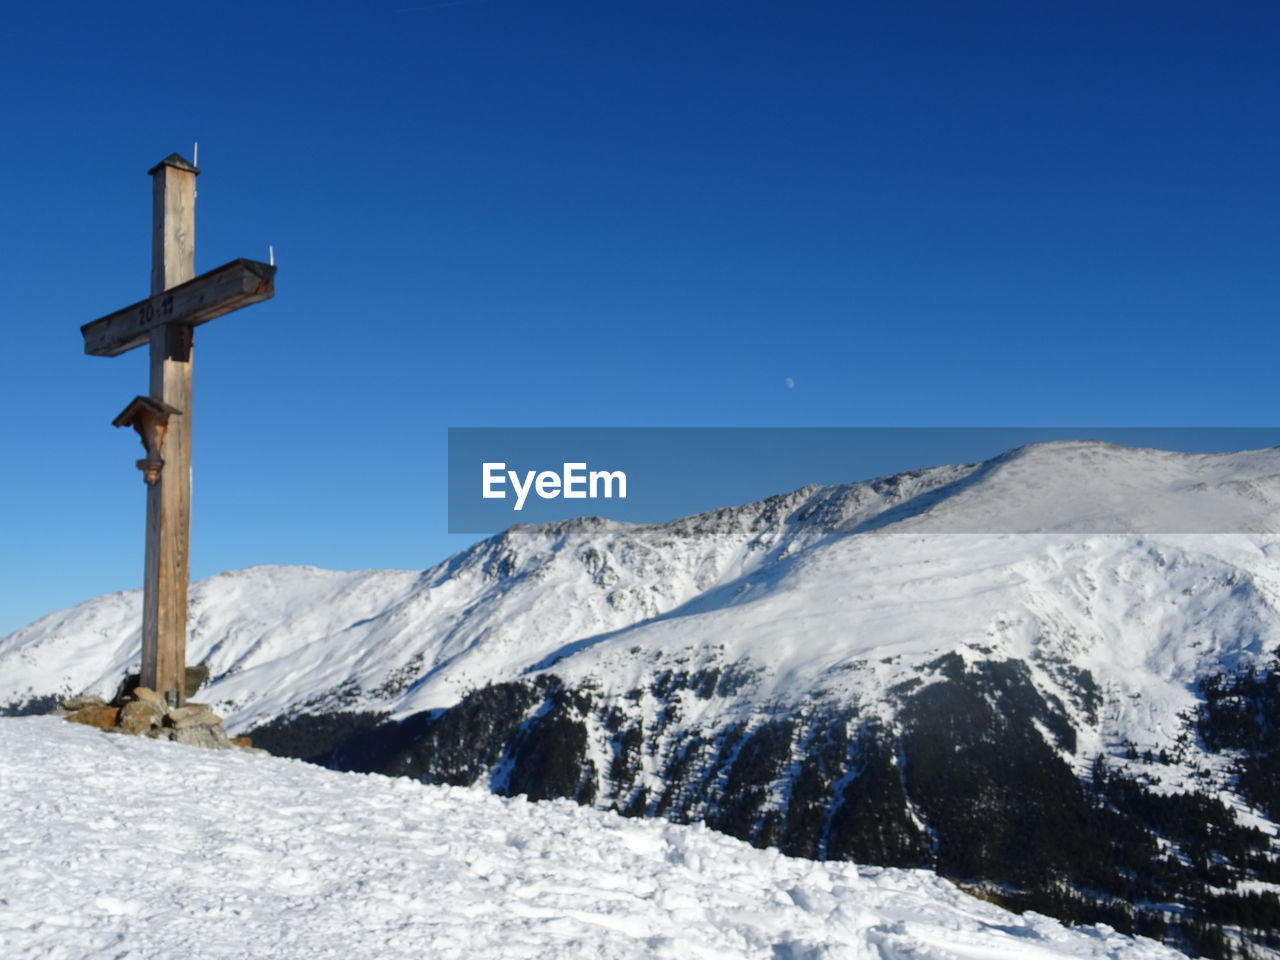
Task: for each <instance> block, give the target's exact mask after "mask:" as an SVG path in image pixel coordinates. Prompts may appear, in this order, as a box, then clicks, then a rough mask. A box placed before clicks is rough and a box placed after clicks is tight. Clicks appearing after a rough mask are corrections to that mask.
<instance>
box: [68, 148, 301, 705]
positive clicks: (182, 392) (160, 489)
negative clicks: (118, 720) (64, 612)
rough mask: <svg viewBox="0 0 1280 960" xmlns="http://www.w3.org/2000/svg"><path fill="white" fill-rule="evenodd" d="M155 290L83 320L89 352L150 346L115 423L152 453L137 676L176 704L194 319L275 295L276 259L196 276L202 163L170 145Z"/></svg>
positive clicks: (159, 206)
mask: <svg viewBox="0 0 1280 960" xmlns="http://www.w3.org/2000/svg"><path fill="white" fill-rule="evenodd" d="M148 173H150V175H151V177H152V194H151V196H152V206H151V210H152V246H151V296H149V297H147V299H145V300H140V301H139V302H138V303H135V304H133V305H132V306H129V307H125V308H124V309H123V310H117V311H116V312H115V313H111V314H108V315H107V316H105V317H102V318H100V319H98V320H94V321H93V322H92V323H86V324H85V325H84V326H82V327H81V328H80V332H81V334H83V336H84V352H85V353H87V354H90V355H92V356H98V357H114V356H118V355H119V354H121V353H124V352H126V351H128V350H132V349H134V348H135V347H140V346H142V345H143V344H149V345H150V348H151V384H150V396H149V397H135V398H134V400H133V401H132V402H131V403H130V404H129V406H127V407H126V408H125V410H124V412H122V413H121V414H120V415H119V416H118V417H116V419H115V420H114V421H113V422H114V424H115V425H116V426H118V427H123V426H131V427H133V428H134V429H135V430H137V432H138V435H139V437H140V438H141V439H142V445H143V447H144V449H145V450H146V451H147V456H146V458H145V459H143V460H139V461H138V467H139V469H141V470H142V471H143V479H144V481H145V482H146V484H147V528H146V530H147V536H146V566H145V579H144V583H143V607H142V672H141V676H140V678H139V682H140V683H141V684H142V686H144V687H150V688H151V689H153V690H155V691H157V692H158V693H160V694H162V695H163V696H164V697H165V699H166V700H168V701H169V702H170V703H171V704H174V705H175V706H176V705H180V704H181V703H182V702H183V700H184V697H185V691H184V684H185V672H186V647H187V584H188V579H189V573H188V562H189V553H190V532H191V410H192V395H191V372H192V342H193V339H194V330H195V327H196V326H198V325H199V324H202V323H206V322H208V321H209V320H213V319H214V318H215V317H220V316H222V315H223V314H224V313H230V312H231V311H233V310H238V309H239V308H241V307H246V306H248V305H250V304H252V303H260V302H261V301H263V300H268V299H270V298H271V297H272V296H273V295H274V294H275V273H276V268H275V265H274V264H266V263H260V262H258V261H256V260H233V261H232V262H231V263H228V264H224V265H223V266H221V267H218V268H217V269H216V270H210V271H209V272H208V273H204V274H201V275H200V276H198V277H197V276H195V195H196V187H195V184H196V177H197V176H198V175H199V173H200V171H199V170H198V169H196V167H195V166H194V165H193V164H191V163H188V162H187V161H186V160H185V159H183V158H182V157H180V156H178V154H176V153H172V154H170V155H169V156H167V157H165V159H163V160H161V161H160V162H159V163H158V164H156V165H155V166H154V167H152V168H151V169H150V170H149V171H148Z"/></svg>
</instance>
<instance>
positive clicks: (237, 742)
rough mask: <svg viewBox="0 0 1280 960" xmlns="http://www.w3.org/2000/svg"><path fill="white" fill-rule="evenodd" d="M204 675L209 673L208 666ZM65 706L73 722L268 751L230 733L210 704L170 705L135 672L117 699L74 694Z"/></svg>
mask: <svg viewBox="0 0 1280 960" xmlns="http://www.w3.org/2000/svg"><path fill="white" fill-rule="evenodd" d="M188 674H190V670H188ZM204 677H205V678H207V677H208V669H207V668H206V669H205V671H204ZM130 681H132V685H131V684H130ZM201 682H203V681H201ZM62 710H63V711H64V712H65V716H66V718H67V720H69V721H71V722H72V723H83V724H85V725H87V726H91V727H97V728H98V729H99V730H105V731H106V732H107V733H127V734H130V735H132V736H135V737H136V736H142V737H149V738H150V739H152V740H170V741H173V742H174V743H182V744H186V745H187V746H192V747H204V748H205V749H208V750H236V749H239V750H245V751H247V752H249V753H266V751H265V750H260V749H257V748H255V747H254V745H253V741H252V740H250V739H249V738H248V737H235V738H232V737H229V736H227V731H226V730H225V729H224V728H223V726H222V718H221V717H220V716H218V715H217V714H216V713H214V712H213V711H212V710H211V709H209V706H208V704H204V703H190V702H189V703H187V705H186V706H184V707H174V708H170V707H169V705H168V704H166V703H165V700H164V697H162V696H161V695H160V694H159V693H157V692H156V691H154V690H151V689H149V688H147V687H140V686H138V684H137V677H136V676H135V677H128V678H126V679H125V682H124V683H123V684H122V685H121V687H120V692H119V693H118V694H117V695H116V702H115V703H110V704H109V703H106V702H104V701H103V699H102V698H101V697H98V696H80V697H72V698H71V699H69V700H64V701H63V702H62Z"/></svg>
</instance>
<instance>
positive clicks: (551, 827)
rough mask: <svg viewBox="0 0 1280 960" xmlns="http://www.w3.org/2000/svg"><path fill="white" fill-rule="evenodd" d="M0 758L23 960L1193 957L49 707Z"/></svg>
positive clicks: (16, 946)
mask: <svg viewBox="0 0 1280 960" xmlns="http://www.w3.org/2000/svg"><path fill="white" fill-rule="evenodd" d="M54 756H56V757H57V758H58V761H59V762H58V763H57V764H56V765H54V764H50V763H49V758H50V757H54ZM0 767H2V768H3V769H4V770H5V772H6V781H5V788H4V789H3V790H0V836H3V837H4V849H3V851H0V864H3V865H4V867H5V882H4V888H3V894H4V896H3V898H2V899H0V945H3V949H4V956H5V957H6V958H7V960H28V958H30V960H35V958H41V960H43V958H47V957H117V956H126V955H127V956H129V957H138V958H170V957H174V956H185V955H197V956H203V957H225V958H235V957H244V958H250V957H253V958H257V957H272V958H275V960H289V958H294V957H297V958H306V960H312V958H315V957H329V956H338V955H341V956H342V957H344V958H347V960H360V958H376V960H394V958H397V957H413V958H415V960H416V958H419V957H423V956H450V957H589V958H593V960H594V958H600V957H611V958H626V957H637V958H639V957H659V958H660V957H669V958H677V960H689V958H702V957H706V958H710V957H742V958H750V957H760V958H776V957H837V956H840V957H849V956H852V957H915V956H920V957H925V956H927V957H936V958H948V957H954V958H969V960H984V958H990V960H998V958H1005V957H1010V956H1023V957H1026V956H1034V957H1043V958H1046V960H1048V958H1053V957H1090V958H1103V957H1105V958H1114V960H1144V958H1150V960H1156V958H1162V957H1174V956H1177V955H1176V954H1174V953H1173V952H1172V951H1170V950H1168V949H1167V948H1163V947H1160V946H1159V945H1158V944H1156V943H1154V942H1152V941H1150V940H1133V939H1130V938H1127V937H1124V936H1121V935H1119V934H1117V933H1115V932H1114V931H1111V930H1108V929H1105V928H1097V927H1092V928H1084V929H1079V930H1069V929H1066V928H1064V927H1063V926H1062V925H1061V924H1059V923H1058V922H1057V921H1054V920H1050V919H1049V918H1047V917H1043V916H1037V915H1035V914H1028V915H1025V916H1021V917H1019V916H1015V915H1014V914H1012V913H1009V912H1007V911H1005V910H1002V909H1000V908H999V907H996V906H994V905H992V904H990V903H985V902H983V901H981V900H977V899H974V898H973V897H970V896H967V895H966V894H964V893H962V892H960V891H959V890H957V889H956V888H955V887H954V886H952V885H951V884H950V883H947V882H946V881H944V880H941V879H939V878H938V877H936V876H934V875H933V874H930V873H927V872H925V871H921V870H893V869H887V870H886V869H879V868H867V867H856V866H854V865H852V864H842V863H831V864H818V863H814V862H812V861H806V860H797V859H791V858H788V857H782V856H779V855H778V854H777V853H776V851H762V850H753V849H752V848H751V847H749V846H747V845H746V844H744V843H742V842H741V841H737V840H732V839H730V838H728V837H724V836H721V835H719V834H716V833H714V832H712V831H710V830H705V829H700V828H693V827H685V826H675V825H672V824H664V823H661V822H645V821H636V820H625V819H623V818H621V817H618V816H614V815H609V814H603V813H599V812H596V811H592V810H585V809H583V808H581V807H578V806H576V805H574V804H571V803H567V802H564V801H561V802H559V803H554V804H531V803H527V802H524V801H518V800H506V799H502V798H499V797H495V796H493V795H492V794H489V793H487V792H485V791H481V790H479V789H475V788H457V787H436V786H425V785H422V784H416V783H411V782H409V781H406V780H403V779H401V780H391V779H387V778H385V777H367V776H354V775H350V774H348V775H343V774H338V773H333V772H331V771H327V770H321V769H318V768H316V767H313V766H310V765H307V764H302V763H299V762H297V761H289V760H283V759H279V758H275V757H264V756H249V755H246V754H241V753H232V752H225V753H214V752H210V751H201V750H192V749H189V748H184V747H180V746H176V745H173V744H167V743H166V744H161V743H157V742H155V741H150V740H143V739H134V738H130V737H110V736H108V735H106V734H103V733H100V732H98V731H96V730H91V729H88V728H85V727H77V726H75V725H73V724H64V723H59V722H57V721H55V720H52V719H49V718H44V717H41V718H27V719H22V720H15V719H9V720H3V721H0ZM143 809H145V810H150V811H153V812H156V811H162V813H157V814H155V815H154V816H153V817H152V818H151V819H150V820H146V821H142V822H139V820H138V818H137V812H138V811H139V810H143ZM50 837H56V838H57V840H56V842H50V839H49V838H50Z"/></svg>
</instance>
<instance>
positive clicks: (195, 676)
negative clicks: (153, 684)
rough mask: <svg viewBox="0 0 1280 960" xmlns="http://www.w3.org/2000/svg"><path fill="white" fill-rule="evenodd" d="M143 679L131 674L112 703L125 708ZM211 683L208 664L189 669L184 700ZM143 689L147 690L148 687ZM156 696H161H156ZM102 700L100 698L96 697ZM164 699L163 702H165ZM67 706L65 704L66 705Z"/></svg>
mask: <svg viewBox="0 0 1280 960" xmlns="http://www.w3.org/2000/svg"><path fill="white" fill-rule="evenodd" d="M141 682H142V678H141V676H139V675H138V674H136V673H131V674H129V675H128V676H127V677H125V678H124V679H123V680H122V681H120V686H119V687H118V688H116V695H115V696H114V697H112V698H111V702H112V703H114V704H115V705H116V706H117V707H121V706H124V704H125V701H127V700H128V699H129V698H130V697H132V696H133V695H134V691H135V690H137V689H139V684H141ZM208 682H209V665H208V664H207V663H197V664H196V665H195V666H194V667H187V669H186V674H185V676H184V678H183V683H182V687H183V690H182V699H183V700H188V699H190V698H191V697H194V696H195V695H196V692H197V691H198V690H199V689H200V688H201V687H203V686H204V685H205V684H206V683H208ZM141 689H143V690H146V689H147V688H146V687H142V688H141ZM155 696H160V695H159V694H155ZM94 699H96V700H101V698H100V697H95V698H94ZM163 699H164V698H163V697H161V700H162V701H163ZM64 706H65V704H64Z"/></svg>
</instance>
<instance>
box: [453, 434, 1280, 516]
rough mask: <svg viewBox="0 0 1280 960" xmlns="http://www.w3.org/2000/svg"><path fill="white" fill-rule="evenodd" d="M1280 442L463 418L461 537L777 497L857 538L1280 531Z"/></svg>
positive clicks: (456, 457)
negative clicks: (467, 423) (530, 423)
mask: <svg viewBox="0 0 1280 960" xmlns="http://www.w3.org/2000/svg"><path fill="white" fill-rule="evenodd" d="M1277 445H1280V427H1124V428H1121V427H1096V428H1095V427H1081V428H1067V427H1055V428H1036V427H936V428H933V427H910V428H896V427H804V428H787V427H760V428H756V427H728V428H725V427H625V428H596V427H583V428H574V427H548V428H531V427H511V428H508V427H455V428H451V429H450V430H449V532H450V533H468V534H488V533H495V532H497V531H500V530H505V529H507V528H509V527H512V526H514V525H517V524H521V525H528V524H544V523H549V522H553V521H563V520H568V519H571V518H577V517H601V518H605V519H607V520H610V521H616V522H619V523H625V524H641V525H653V524H659V525H662V526H661V528H660V529H661V532H663V533H664V534H681V533H696V534H708V533H715V532H716V531H717V530H718V529H728V528H729V527H733V528H735V529H738V528H740V526H741V524H743V523H761V522H765V521H764V520H762V519H761V516H762V513H761V511H759V510H756V511H742V510H727V509H725V508H734V507H739V506H741V505H746V504H751V503H756V502H759V501H764V500H768V499H770V498H778V499H776V500H774V501H773V502H771V503H770V504H769V505H768V507H767V508H766V511H765V512H767V514H768V516H769V517H770V518H771V519H770V521H769V522H774V521H782V520H787V521H790V522H794V523H822V524H824V525H827V526H829V527H831V528H832V529H833V530H841V531H847V532H858V531H872V530H874V531H880V532H884V533H1055V532H1062V533H1067V532H1071V533H1275V532H1280V448H1278V446H1277ZM694 515H702V516H699V517H698V519H697V520H696V521H687V522H683V523H679V524H674V525H673V524H670V521H673V520H676V519H677V518H683V517H692V516H694ZM753 518H754V519H753ZM522 529H527V528H522ZM636 532H645V530H643V529H642V530H637V531H636Z"/></svg>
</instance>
